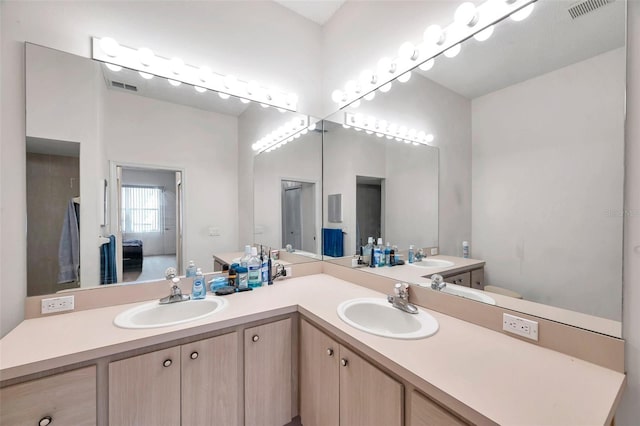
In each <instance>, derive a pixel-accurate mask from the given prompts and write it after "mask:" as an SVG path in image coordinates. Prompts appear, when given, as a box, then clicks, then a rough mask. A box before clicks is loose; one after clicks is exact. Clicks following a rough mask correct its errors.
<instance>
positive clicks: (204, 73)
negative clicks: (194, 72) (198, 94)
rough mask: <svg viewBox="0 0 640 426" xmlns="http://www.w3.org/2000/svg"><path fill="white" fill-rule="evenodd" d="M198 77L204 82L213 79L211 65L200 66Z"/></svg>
mask: <svg viewBox="0 0 640 426" xmlns="http://www.w3.org/2000/svg"><path fill="white" fill-rule="evenodd" d="M198 78H199V79H200V81H202V82H203V83H205V82H207V81H209V80H210V79H211V68H209V67H202V68H200V70H199V71H198Z"/></svg>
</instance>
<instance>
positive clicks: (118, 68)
mask: <svg viewBox="0 0 640 426" xmlns="http://www.w3.org/2000/svg"><path fill="white" fill-rule="evenodd" d="M105 65H106V66H107V68H109V69H110V70H111V71H115V72H118V71H121V70H122V67H121V66H120V65H115V64H105Z"/></svg>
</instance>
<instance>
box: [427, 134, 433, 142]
mask: <svg viewBox="0 0 640 426" xmlns="http://www.w3.org/2000/svg"><path fill="white" fill-rule="evenodd" d="M434 139H435V138H434V137H433V135H432V134H431V133H429V134H428V135H427V137H426V138H425V140H426V141H427V142H433V140H434Z"/></svg>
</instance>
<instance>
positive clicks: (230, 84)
mask: <svg viewBox="0 0 640 426" xmlns="http://www.w3.org/2000/svg"><path fill="white" fill-rule="evenodd" d="M222 81H223V83H224V87H226V88H227V89H229V90H233V89H234V88H235V87H236V84H237V83H238V79H237V78H236V77H235V76H234V75H231V74H229V75H227V76H225V77H224V79H223V80H222Z"/></svg>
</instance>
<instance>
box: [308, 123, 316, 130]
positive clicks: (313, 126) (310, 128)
mask: <svg viewBox="0 0 640 426" xmlns="http://www.w3.org/2000/svg"><path fill="white" fill-rule="evenodd" d="M307 129H309V130H315V129H316V123H312V124H310V125H309V127H307Z"/></svg>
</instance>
